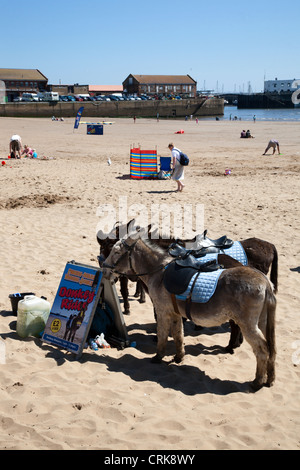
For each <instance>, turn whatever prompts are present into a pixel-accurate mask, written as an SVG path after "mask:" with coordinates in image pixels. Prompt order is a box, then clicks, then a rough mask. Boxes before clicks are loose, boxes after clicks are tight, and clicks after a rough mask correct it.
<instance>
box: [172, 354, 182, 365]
mask: <svg viewBox="0 0 300 470" xmlns="http://www.w3.org/2000/svg"><path fill="white" fill-rule="evenodd" d="M183 358H184V356H178V355H177V354H176V355H175V356H174V362H176V364H179V363H180V362H182V361H183Z"/></svg>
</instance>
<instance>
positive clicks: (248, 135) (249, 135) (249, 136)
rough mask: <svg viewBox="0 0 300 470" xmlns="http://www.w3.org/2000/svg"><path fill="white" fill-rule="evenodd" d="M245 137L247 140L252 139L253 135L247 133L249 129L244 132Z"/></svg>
mask: <svg viewBox="0 0 300 470" xmlns="http://www.w3.org/2000/svg"><path fill="white" fill-rule="evenodd" d="M246 137H247V139H249V138H251V139H254V137H253V135H251V132H250V131H249V129H248V130H247V132H246Z"/></svg>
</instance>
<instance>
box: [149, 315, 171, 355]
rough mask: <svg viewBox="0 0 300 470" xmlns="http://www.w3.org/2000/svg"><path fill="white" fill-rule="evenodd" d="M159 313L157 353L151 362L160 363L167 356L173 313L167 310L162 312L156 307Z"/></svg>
mask: <svg viewBox="0 0 300 470" xmlns="http://www.w3.org/2000/svg"><path fill="white" fill-rule="evenodd" d="M155 311H156V314H157V325H156V329H157V349H156V355H155V356H154V357H153V358H152V360H151V362H156V363H160V362H161V361H162V358H163V357H164V356H165V350H166V345H167V341H168V336H169V331H170V327H171V315H170V314H168V313H166V312H164V311H163V312H161V311H160V310H159V309H157V308H155Z"/></svg>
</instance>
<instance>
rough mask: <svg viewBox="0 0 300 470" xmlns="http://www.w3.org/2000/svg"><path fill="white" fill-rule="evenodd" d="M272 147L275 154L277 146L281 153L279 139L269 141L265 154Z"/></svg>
mask: <svg viewBox="0 0 300 470" xmlns="http://www.w3.org/2000/svg"><path fill="white" fill-rule="evenodd" d="M270 148H272V149H273V155H274V153H275V151H276V148H277V151H278V155H279V154H280V149H279V142H278V140H274V139H272V140H270V141H269V143H268V146H267V148H266V150H265V151H264V153H263V155H266V153H267V151H268V150H269V149H270Z"/></svg>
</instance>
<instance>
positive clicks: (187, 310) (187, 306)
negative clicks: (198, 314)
mask: <svg viewBox="0 0 300 470" xmlns="http://www.w3.org/2000/svg"><path fill="white" fill-rule="evenodd" d="M199 275H200V271H198V272H197V274H196V276H195V279H194V281H193V284H192V287H191V290H190V292H189V295H188V296H187V298H186V301H185V313H186V316H187V317H188V319H189V320H191V321H192V317H191V302H192V293H193V290H194V287H195V284H196V282H197V279H198V277H199Z"/></svg>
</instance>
